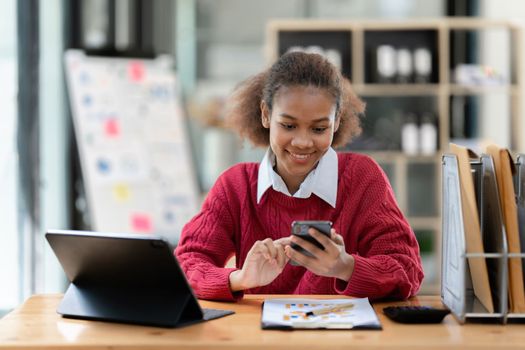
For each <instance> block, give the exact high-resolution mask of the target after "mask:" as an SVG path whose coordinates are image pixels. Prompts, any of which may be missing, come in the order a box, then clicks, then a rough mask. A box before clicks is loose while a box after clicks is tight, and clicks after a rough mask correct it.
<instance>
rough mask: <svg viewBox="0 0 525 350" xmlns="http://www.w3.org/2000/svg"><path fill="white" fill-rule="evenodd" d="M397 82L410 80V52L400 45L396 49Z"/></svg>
mask: <svg viewBox="0 0 525 350" xmlns="http://www.w3.org/2000/svg"><path fill="white" fill-rule="evenodd" d="M396 55H397V60H396V62H397V82H398V83H400V84H407V83H410V82H411V81H412V72H413V64H412V53H411V52H410V50H409V49H407V48H405V47H402V48H399V49H397V52H396Z"/></svg>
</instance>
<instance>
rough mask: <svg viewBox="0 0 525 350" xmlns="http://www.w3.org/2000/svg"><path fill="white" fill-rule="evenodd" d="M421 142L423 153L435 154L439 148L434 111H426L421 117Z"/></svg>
mask: <svg viewBox="0 0 525 350" xmlns="http://www.w3.org/2000/svg"><path fill="white" fill-rule="evenodd" d="M419 142H420V149H421V153H422V154H424V155H433V154H435V153H436V150H437V128H436V125H435V123H434V117H433V116H432V113H425V114H423V116H422V117H421V126H420V127H419Z"/></svg>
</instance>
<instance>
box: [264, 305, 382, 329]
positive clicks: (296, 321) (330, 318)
mask: <svg viewBox="0 0 525 350" xmlns="http://www.w3.org/2000/svg"><path fill="white" fill-rule="evenodd" d="M349 303H351V305H349ZM348 306H350V307H348ZM330 309H331V310H333V311H331V312H321V313H319V314H316V310H317V311H320V310H330ZM261 327H262V328H263V329H323V328H326V329H378V330H380V329H381V323H380V322H379V319H378V317H377V315H376V313H375V311H374V309H373V308H372V305H370V302H369V301H368V298H359V299H295V298H292V299H266V300H265V301H264V304H263V310H262V319H261Z"/></svg>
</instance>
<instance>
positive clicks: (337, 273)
mask: <svg viewBox="0 0 525 350" xmlns="http://www.w3.org/2000/svg"><path fill="white" fill-rule="evenodd" d="M308 233H309V234H310V235H311V236H312V237H313V238H315V239H316V240H317V241H318V242H319V243H321V244H322V245H323V247H324V250H322V249H320V248H318V247H316V246H315V245H313V244H312V243H310V242H308V241H306V240H304V239H302V238H301V237H298V236H292V237H291V242H294V243H295V244H297V245H299V246H301V247H302V248H304V249H306V250H307V251H309V252H310V253H312V255H313V256H314V257H308V256H306V255H304V254H302V253H300V252H298V251H297V250H295V249H293V248H292V247H291V246H289V245H288V246H286V247H285V253H286V256H287V257H288V258H289V259H292V260H293V261H295V262H296V263H298V264H300V265H302V266H304V267H306V268H307V269H308V270H310V271H312V272H313V273H315V274H316V275H319V276H325V277H335V278H338V279H340V280H343V281H347V282H348V280H349V279H350V276H352V272H353V271H354V257H353V256H352V255H350V254H348V253H347V252H346V250H345V244H344V241H343V237H342V236H341V235H340V234H338V233H337V232H335V230H334V229H332V230H331V231H330V237H327V236H326V235H324V234H322V233H321V232H319V231H317V230H316V229H314V228H310V229H308Z"/></svg>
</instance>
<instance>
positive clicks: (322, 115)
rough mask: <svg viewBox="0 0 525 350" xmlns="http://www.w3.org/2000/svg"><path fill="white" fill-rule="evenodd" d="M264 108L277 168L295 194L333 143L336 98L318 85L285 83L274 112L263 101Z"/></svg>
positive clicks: (335, 125) (335, 128)
mask: <svg viewBox="0 0 525 350" xmlns="http://www.w3.org/2000/svg"><path fill="white" fill-rule="evenodd" d="M261 108H262V123H263V126H264V127H265V128H269V129H270V147H271V148H272V151H273V153H275V156H276V163H277V164H276V169H275V170H276V172H277V173H278V174H279V175H280V176H281V177H282V179H283V180H284V182H285V183H286V186H287V187H288V190H289V191H290V193H291V194H293V193H295V192H296V191H297V190H298V189H299V186H300V185H301V183H302V182H303V180H304V179H305V178H306V176H307V175H308V173H309V172H310V171H312V169H313V168H315V167H316V166H317V162H319V159H321V157H322V156H323V155H324V154H325V153H326V151H328V149H329V148H330V145H331V144H332V139H333V136H334V133H335V132H336V131H337V128H338V126H339V119H337V120H336V118H335V113H336V103H335V98H334V97H333V96H332V95H330V94H329V93H328V92H326V91H325V90H323V89H320V88H317V87H315V86H290V87H286V86H283V87H281V88H280V89H279V91H278V93H277V94H276V95H275V98H274V101H273V110H272V111H271V115H270V111H269V109H268V106H267V105H266V104H265V103H264V102H263V103H262V104H261Z"/></svg>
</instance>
